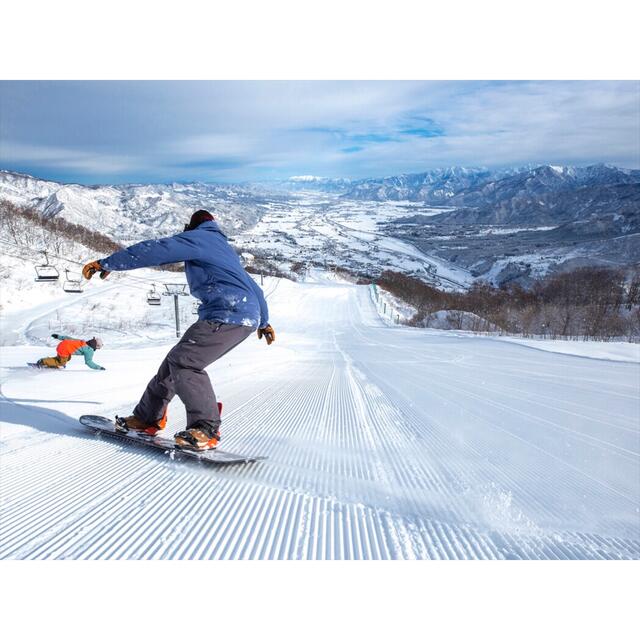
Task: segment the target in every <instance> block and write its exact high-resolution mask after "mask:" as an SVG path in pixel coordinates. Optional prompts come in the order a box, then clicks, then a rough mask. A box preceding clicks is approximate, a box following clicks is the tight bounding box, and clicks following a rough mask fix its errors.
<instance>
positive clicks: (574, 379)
mask: <svg viewBox="0 0 640 640" xmlns="http://www.w3.org/2000/svg"><path fill="white" fill-rule="evenodd" d="M294 287H295V288H294ZM269 299H270V305H271V306H272V309H273V312H272V317H273V323H274V326H275V327H276V330H277V331H278V341H277V342H276V344H275V345H274V346H273V347H269V349H267V348H266V347H264V345H263V344H262V343H258V342H257V341H252V340H251V339H250V340H248V341H247V342H246V343H244V344H243V345H242V346H241V347H239V348H238V349H237V350H236V351H234V352H233V353H232V354H229V356H228V357H227V358H225V359H223V360H222V361H221V362H220V363H216V364H215V365H214V366H213V367H212V368H211V371H210V373H211V375H212V378H213V380H214V384H215V386H216V389H217V390H218V391H219V395H220V398H221V399H222V400H223V401H224V403H225V414H224V422H223V432H222V433H223V448H225V449H228V450H229V451H239V452H245V453H248V454H258V455H265V456H268V458H269V459H268V460H266V461H264V462H260V463H256V464H251V465H246V466H242V467H226V468H222V467H220V468H211V467H204V466H200V465H198V464H190V463H179V462H175V461H173V460H171V459H170V457H169V456H167V455H163V454H162V453H160V452H155V451H150V450H147V449H144V448H141V447H135V446H128V445H126V444H121V443H118V442H115V441H112V440H109V439H108V438H104V437H103V438H100V437H94V436H92V435H91V434H90V433H89V432H86V431H83V430H82V428H81V426H80V425H76V424H75V420H76V418H77V416H78V415H80V414H81V413H89V412H95V413H106V414H108V415H110V414H113V413H118V412H128V411H129V410H130V408H131V405H132V403H134V402H135V400H136V399H137V396H138V395H139V393H140V391H141V390H142V388H143V387H144V384H145V383H146V379H137V378H136V379H135V380H134V379H131V377H126V376H123V378H122V380H119V379H118V377H117V375H118V374H117V373H116V374H115V376H116V377H114V378H109V379H108V383H107V384H106V386H105V388H106V389H108V390H109V393H108V396H109V397H108V398H106V399H105V401H104V402H103V403H102V405H101V406H100V405H98V406H96V405H87V406H88V407H90V410H86V409H87V406H85V405H83V404H82V402H80V403H79V404H77V405H74V404H64V402H65V401H68V402H71V400H75V401H76V402H78V400H79V399H83V400H87V401H88V400H89V399H92V400H94V401H95V400H96V399H99V393H98V392H92V391H91V390H90V389H89V390H87V389H85V388H83V389H79V390H78V391H77V392H76V389H74V388H68V387H67V388H65V387H64V386H63V385H64V381H63V380H62V378H64V376H61V378H59V379H55V378H53V377H51V378H49V377H48V376H55V375H56V374H53V373H52V372H35V373H34V372H21V371H19V370H15V369H13V370H7V369H5V375H4V379H3V393H4V394H5V397H4V398H1V399H2V400H3V402H2V407H3V420H4V416H5V415H6V416H8V418H7V420H6V421H5V422H3V424H2V438H1V443H2V449H0V453H1V455H2V457H1V460H0V484H1V490H0V558H1V559H20V558H24V559H61V558H77V559H98V558H100V559H240V558H242V559H427V558H431V559H452V558H455V559H469V558H478V559H496V558H499V559H515V558H523V559H525V558H526V559H618V558H620V559H638V558H640V522H639V519H640V515H639V511H638V506H639V500H638V498H639V496H640V462H639V453H640V443H639V439H638V438H639V430H638V424H639V421H640V411H639V406H638V405H639V402H638V385H639V384H640V371H639V370H640V368H639V367H638V366H637V365H636V364H634V363H613V362H602V361H595V360H589V359H586V358H574V357H571V356H563V355H559V354H554V353H550V352H544V351H534V350H526V351H525V350H523V349H521V348H520V347H519V346H518V345H515V344H510V343H498V342H496V341H490V340H474V339H471V338H468V337H465V338H457V337H452V336H447V335H444V334H443V335H442V336H440V335H437V336H436V335H432V334H429V335H426V334H424V333H422V332H420V331H417V330H412V329H406V328H401V327H389V326H387V325H385V324H384V323H383V322H382V321H381V320H380V319H379V318H378V316H377V315H376V312H375V309H374V307H373V305H372V303H371V300H370V297H369V294H368V291H367V289H366V288H365V287H355V286H352V285H347V284H344V283H339V282H324V283H317V284H307V285H290V284H287V285H286V286H285V285H281V286H279V287H271V288H270V296H269ZM292 299H293V300H294V303H295V304H294V305H292V302H291V300H292ZM281 307H282V309H285V308H286V310H287V311H281V312H280V311H279V310H280V308H281ZM292 310H293V311H292ZM41 316H42V314H41V313H40V312H39V314H38V318H40V317H41ZM25 326H27V327H28V326H29V323H26V325H25ZM13 349H14V350H15V353H16V356H15V357H16V362H15V363H12V364H13V365H17V364H19V357H22V356H21V354H22V353H23V352H21V351H20V349H23V348H21V347H15V348H13ZM7 351H8V352H11V351H12V349H8V350H7ZM153 353H154V354H156V355H157V360H158V362H159V360H160V358H161V357H162V354H163V350H162V349H157V350H156V351H153ZM127 356H128V352H126V351H123V352H122V353H121V354H119V357H120V358H121V360H122V361H123V367H126V363H127ZM154 357H155V356H154ZM158 362H155V361H154V362H153V363H150V365H149V366H150V367H151V369H149V371H152V369H153V366H157V364H158ZM134 364H135V366H138V364H139V363H138V362H136V363H134ZM131 366H134V365H133V364H132V365H131ZM145 366H147V365H145ZM147 368H148V366H147ZM132 370H135V371H136V372H138V371H139V370H138V369H132ZM146 370H147V369H145V371H146ZM65 373H67V372H66V371H65ZM140 375H142V374H140ZM136 376H138V373H136ZM33 380H36V381H37V382H42V385H41V386H40V387H39V388H38V393H39V394H40V395H39V397H42V398H44V399H43V400H41V401H39V402H41V403H42V404H38V405H36V406H32V405H29V404H28V403H26V401H24V402H21V401H13V400H12V399H11V398H14V397H15V398H24V396H25V395H32V393H33V392H32V393H31V394H30V393H29V392H27V391H25V389H26V388H28V386H27V385H30V384H31V381H33ZM49 387H50V388H49ZM48 398H49V399H51V401H52V402H53V399H55V400H56V402H57V404H47V402H46V400H47V399H48ZM174 405H176V406H174ZM174 405H172V408H171V414H170V421H171V424H172V427H173V428H174V429H180V428H182V427H183V426H184V418H183V417H181V416H182V413H183V412H182V411H181V407H180V406H179V403H178V402H177V401H176V402H175V403H174ZM52 411H56V412H57V413H56V414H51V412H52ZM5 412H6V414H5ZM40 420H41V421H42V422H43V423H44V422H45V421H46V422H47V425H48V426H47V427H46V429H44V430H40V429H39V428H38V425H39V421H40ZM21 425H25V426H21Z"/></svg>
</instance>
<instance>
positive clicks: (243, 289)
mask: <svg viewBox="0 0 640 640" xmlns="http://www.w3.org/2000/svg"><path fill="white" fill-rule="evenodd" d="M183 261H184V263H185V270H186V274H187V282H188V283H189V289H190V290H191V295H192V296H194V297H195V298H198V300H200V301H201V303H202V304H201V305H200V307H199V309H198V317H199V318H200V320H213V321H215V322H224V323H225V324H240V325H245V326H248V327H254V328H257V327H266V326H267V324H269V310H268V308H267V303H266V301H265V299H264V295H263V293H262V289H260V287H259V286H258V285H257V284H256V283H255V282H254V281H253V279H252V278H251V276H250V275H249V274H248V273H247V272H246V271H245V270H244V268H243V267H242V265H241V264H240V259H239V258H238V256H237V254H236V252H235V251H234V250H233V248H232V247H231V245H230V244H229V243H228V242H227V238H226V236H225V235H224V233H222V231H220V228H219V227H218V225H217V223H216V222H212V221H211V222H203V223H202V224H201V225H199V226H198V227H197V228H196V229H193V230H192V231H185V232H184V233H179V234H177V235H175V236H172V237H170V238H162V239H160V240H144V241H143V242H139V243H138V244H134V245H132V246H131V247H128V248H127V249H122V250H121V251H117V252H116V253H114V254H113V255H111V256H109V257H108V258H104V259H102V260H100V261H99V262H100V265H101V266H102V268H103V269H106V270H107V271H126V270H128V269H139V268H141V267H151V266H156V265H161V264H169V263H171V262H183Z"/></svg>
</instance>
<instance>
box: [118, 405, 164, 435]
mask: <svg viewBox="0 0 640 640" xmlns="http://www.w3.org/2000/svg"><path fill="white" fill-rule="evenodd" d="M166 426H167V408H166V407H165V410H164V413H163V414H162V417H161V418H160V419H159V420H156V422H151V423H147V422H143V421H142V420H140V418H138V417H137V416H134V415H131V416H127V417H126V418H119V417H118V416H116V428H118V429H119V430H121V431H124V432H127V431H136V432H137V433H143V434H145V435H147V436H155V435H156V434H157V433H158V431H162V429H164V428H165V427H166Z"/></svg>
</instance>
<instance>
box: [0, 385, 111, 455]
mask: <svg viewBox="0 0 640 640" xmlns="http://www.w3.org/2000/svg"><path fill="white" fill-rule="evenodd" d="M25 402H34V403H36V402H45V401H38V400H35V399H33V400H32V399H27V398H8V397H6V396H3V395H0V421H2V422H6V423H9V424H15V425H19V426H21V427H22V426H27V427H32V428H33V429H36V430H38V431H42V432H44V433H51V434H54V435H63V436H69V437H73V438H81V439H83V440H85V439H92V438H94V436H93V435H91V434H90V433H86V432H84V431H83V428H82V427H81V425H80V423H79V422H78V421H77V420H76V419H75V418H72V417H70V416H68V415H67V414H66V413H62V411H56V410H55V409H47V408H45V407H37V406H33V405H31V404H23V403H25ZM46 402H51V401H50V400H47V401H46ZM54 402H55V401H54ZM58 402H63V401H62V400H60V401H58ZM87 404H88V403H87ZM91 404H99V403H91ZM7 436H8V437H7ZM10 439H11V434H10V432H8V433H5V438H4V440H5V444H6V443H7V441H8V440H10Z"/></svg>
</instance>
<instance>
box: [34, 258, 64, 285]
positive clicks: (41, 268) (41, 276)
mask: <svg viewBox="0 0 640 640" xmlns="http://www.w3.org/2000/svg"><path fill="white" fill-rule="evenodd" d="M43 253H44V260H45V263H44V264H39V265H37V266H35V267H34V268H35V270H36V278H35V280H36V282H56V281H57V280H58V278H59V277H60V274H59V273H58V270H57V269H56V268H55V267H54V266H53V265H52V264H49V258H48V256H47V254H46V252H43Z"/></svg>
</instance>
